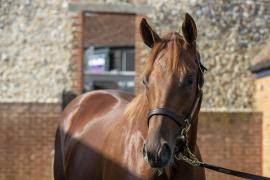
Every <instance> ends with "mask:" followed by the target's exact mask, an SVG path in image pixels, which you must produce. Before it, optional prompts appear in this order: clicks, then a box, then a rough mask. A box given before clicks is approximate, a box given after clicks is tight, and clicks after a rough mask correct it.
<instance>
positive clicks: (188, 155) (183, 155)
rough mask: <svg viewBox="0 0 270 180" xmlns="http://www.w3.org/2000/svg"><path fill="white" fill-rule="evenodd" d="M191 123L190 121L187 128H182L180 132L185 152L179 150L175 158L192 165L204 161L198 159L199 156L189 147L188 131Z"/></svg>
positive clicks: (198, 164)
mask: <svg viewBox="0 0 270 180" xmlns="http://www.w3.org/2000/svg"><path fill="white" fill-rule="evenodd" d="M190 127H191V125H190V124H189V123H188V124H187V125H186V127H185V128H183V129H182V131H181V133H180V137H179V139H181V140H183V141H184V142H185V143H184V149H183V152H178V154H175V159H177V160H181V161H184V162H186V163H188V164H190V165H192V166H197V167H198V166H200V165H201V164H202V162H200V161H199V160H198V158H197V157H196V156H195V155H194V154H193V153H192V152H191V151H190V149H189V147H188V132H189V130H190Z"/></svg>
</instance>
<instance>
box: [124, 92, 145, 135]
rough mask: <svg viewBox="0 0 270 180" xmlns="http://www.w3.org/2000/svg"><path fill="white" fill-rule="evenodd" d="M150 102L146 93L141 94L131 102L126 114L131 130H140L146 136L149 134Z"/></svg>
mask: <svg viewBox="0 0 270 180" xmlns="http://www.w3.org/2000/svg"><path fill="white" fill-rule="evenodd" d="M148 109H149V108H148V102H147V99H146V97H145V96H144V94H139V95H137V97H136V98H135V99H134V100H132V101H131V102H130V104H129V105H128V107H127V109H126V111H125V116H126V118H127V119H128V121H126V123H128V126H127V127H129V129H130V130H133V131H140V132H142V133H143V135H144V136H146V135H147V131H148V127H147V113H148Z"/></svg>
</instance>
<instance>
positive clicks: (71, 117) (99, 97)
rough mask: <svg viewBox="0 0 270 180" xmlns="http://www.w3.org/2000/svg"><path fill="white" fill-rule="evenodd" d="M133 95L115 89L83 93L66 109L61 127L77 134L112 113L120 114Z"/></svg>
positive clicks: (61, 120)
mask: <svg viewBox="0 0 270 180" xmlns="http://www.w3.org/2000/svg"><path fill="white" fill-rule="evenodd" d="M132 98H133V95H131V94H129V93H125V92H121V91H115V90H98V91H92V92H89V93H85V94H82V95H80V96H78V97H77V98H75V99H74V100H73V101H71V102H70V103H69V104H68V106H67V107H66V108H65V109H64V111H63V113H62V117H61V119H60V127H61V128H62V129H63V130H64V131H65V132H68V133H69V134H75V133H76V132H80V131H82V130H83V129H84V127H85V126H86V125H89V123H95V121H96V120H100V119H102V117H105V116H107V115H108V114H110V113H114V112H115V113H117V114H120V113H122V112H123V111H124V109H125V107H126V105H127V104H128V103H129V101H131V99H132Z"/></svg>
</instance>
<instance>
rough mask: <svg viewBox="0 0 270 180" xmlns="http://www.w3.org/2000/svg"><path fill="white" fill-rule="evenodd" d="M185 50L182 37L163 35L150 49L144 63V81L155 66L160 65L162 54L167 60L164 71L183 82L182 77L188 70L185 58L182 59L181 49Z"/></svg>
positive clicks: (171, 34) (171, 33) (169, 34)
mask: <svg viewBox="0 0 270 180" xmlns="http://www.w3.org/2000/svg"><path fill="white" fill-rule="evenodd" d="M184 48H185V41H184V38H183V36H181V35H180V34H179V33H177V32H169V33H167V34H165V35H164V36H163V37H162V38H161V41H160V42H158V43H156V44H155V46H154V47H153V48H152V51H151V53H150V56H149V58H148V60H147V63H146V68H145V71H144V76H145V78H146V79H148V78H149V75H150V74H151V72H152V71H153V69H154V67H155V64H156V63H160V59H159V58H160V57H163V55H164V54H166V55H167V57H168V59H167V61H166V62H162V63H165V64H166V68H164V71H170V72H172V73H173V74H174V75H175V76H176V77H178V78H179V80H180V81H181V80H183V75H184V74H185V73H186V72H187V71H188V70H189V67H188V66H187V63H186V62H185V58H184V57H183V55H184V53H183V49H184Z"/></svg>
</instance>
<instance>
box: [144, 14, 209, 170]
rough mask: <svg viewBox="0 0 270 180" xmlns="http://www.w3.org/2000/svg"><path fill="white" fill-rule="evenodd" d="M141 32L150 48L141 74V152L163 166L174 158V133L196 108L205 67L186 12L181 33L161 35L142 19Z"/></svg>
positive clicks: (157, 164)
mask: <svg viewBox="0 0 270 180" xmlns="http://www.w3.org/2000/svg"><path fill="white" fill-rule="evenodd" d="M140 33H141V37H142V39H143V41H144V43H145V44H146V45H147V46H148V47H150V48H151V52H150V56H149V58H148V61H147V62H146V68H145V71H144V78H143V83H144V85H145V96H146V97H147V101H148V106H149V116H148V133H147V137H146V141H145V144H144V148H143V154H144V157H145V158H146V159H147V161H148V163H149V164H150V166H151V167H153V168H163V167H165V166H167V165H169V164H170V163H171V162H173V160H174V154H175V148H176V139H177V136H178V135H179V133H180V132H181V130H182V129H183V128H184V127H185V126H186V123H188V122H187V120H188V118H191V119H192V118H193V117H191V116H193V113H194V111H195V112H196V113H198V111H199V108H200V101H199V105H198V103H197V105H195V102H196V100H197V99H198V94H199V91H200V87H201V86H202V83H203V81H202V78H203V74H202V73H203V70H204V69H202V68H204V67H203V66H202V65H201V63H200V60H199V52H198V51H197V49H196V38H197V29H196V24H195V22H194V20H193V18H192V17H191V16H190V15H189V14H186V15H185V20H184V22H183V24H182V33H183V35H180V34H179V33H178V32H169V33H167V34H166V35H164V36H162V37H160V36H159V35H158V34H157V33H156V32H155V31H154V30H153V29H152V28H151V27H150V25H149V24H148V23H147V21H146V20H145V19H142V21H141V23H140ZM199 100H200V99H199ZM191 114H192V115H191ZM191 119H190V120H191Z"/></svg>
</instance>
